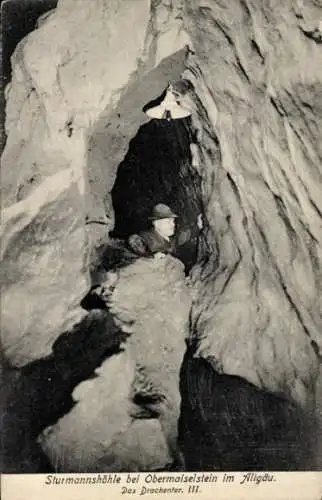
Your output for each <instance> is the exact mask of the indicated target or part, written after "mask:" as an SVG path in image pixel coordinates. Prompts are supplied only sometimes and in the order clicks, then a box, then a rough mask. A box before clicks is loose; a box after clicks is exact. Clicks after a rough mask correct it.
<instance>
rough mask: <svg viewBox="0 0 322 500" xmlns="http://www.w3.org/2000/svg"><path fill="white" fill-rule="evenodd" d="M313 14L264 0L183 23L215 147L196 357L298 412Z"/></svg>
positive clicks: (306, 322)
mask: <svg viewBox="0 0 322 500" xmlns="http://www.w3.org/2000/svg"><path fill="white" fill-rule="evenodd" d="M320 17H321V6H319V3H318V2H306V3H305V5H304V4H302V3H300V2H299V3H296V2H295V3H294V2H283V5H281V6H280V5H279V6H278V5H277V3H275V2H271V1H262V2H260V3H256V4H255V2H249V1H247V2H244V1H243V2H242V1H240V2H238V1H236V2H229V4H228V5H226V6H222V5H221V3H220V2H208V3H205V2H196V1H192V2H187V6H186V17H185V26H186V28H187V30H188V32H189V34H190V36H191V38H192V41H193V44H194V50H195V52H196V57H195V64H194V62H193V61H192V62H191V65H192V68H191V70H190V71H189V70H188V72H187V74H186V76H187V77H189V74H192V78H196V76H195V75H196V71H195V70H194V67H196V65H198V67H199V74H200V73H202V75H203V78H204V79H205V81H206V82H207V85H208V87H209V89H210V91H211V95H212V98H213V103H212V104H211V102H210V103H209V99H208V100H207V101H206V100H205V98H204V95H203V94H202V93H201V94H200V95H199V97H200V99H201V101H202V102H204V105H205V107H206V109H207V111H208V115H209V121H210V122H211V123H212V125H213V131H212V134H213V136H214V135H216V136H217V139H218V140H219V150H220V161H216V159H215V157H214V154H209V153H211V151H213V152H214V151H215V150H216V148H215V146H213V147H211V131H210V132H209V127H208V129H207V130H205V131H204V135H203V137H204V140H205V141H207V142H208V143H210V148H209V147H208V150H207V148H206V147H205V146H207V144H205V145H204V146H203V144H202V141H201V149H202V150H203V151H204V154H203V158H204V168H205V170H206V171H207V174H205V177H204V178H205V182H204V199H205V201H206V204H207V205H206V206H207V214H208V221H209V225H210V228H211V229H212V230H213V242H215V247H216V253H215V256H214V258H213V259H212V260H210V262H209V263H208V266H207V268H203V269H200V268H199V269H198V268H197V269H195V275H194V276H195V283H196V286H197V288H198V293H197V299H196V301H195V304H194V307H193V317H194V325H195V329H196V331H197V332H198V335H199V336H200V338H201V339H202V340H201V342H200V348H199V353H200V354H201V355H202V356H207V355H209V354H212V355H213V356H214V357H215V358H216V359H217V361H218V366H220V367H221V369H222V370H223V371H224V372H226V373H230V374H237V375H240V376H242V377H245V378H246V379H247V380H248V381H251V382H253V383H255V384H256V385H257V386H259V387H262V388H266V389H268V390H270V391H273V392H276V393H282V394H284V395H286V396H287V397H289V398H290V399H291V400H293V401H296V402H299V403H300V404H302V405H304V406H305V405H306V404H309V405H310V404H311V403H312V399H314V396H313V395H314V384H315V381H316V377H317V374H318V369H319V356H318V352H320V353H321V299H320V297H321V283H322V281H321V238H322V226H321V196H320V182H321V169H320V165H321V154H322V151H321V141H320V140H319V137H321V127H322V115H321V111H322V108H321V102H320V96H321V90H322V87H321V68H322V64H321V62H322V59H321V58H322V55H321V50H320V46H319V45H318V43H317V40H316V39H314V37H313V38H312V37H310V36H309V34H308V32H307V31H305V29H304V25H308V24H310V23H311V24H310V25H311V27H312V30H313V27H314V29H315V28H316V29H318V26H317V24H316V22H315V21H314V19H319V18H320ZM245 28H246V29H245ZM216 48H217V50H216ZM197 77H198V76H197ZM211 109H212V110H213V113H212V114H211V112H210V111H211ZM212 115H213V117H214V118H213V117H212ZM214 119H215V120H216V121H215V122H214ZM203 123H205V122H204V121H203ZM204 128H205V127H204ZM213 141H214V138H213ZM215 162H216V163H215ZM214 163H215V164H214ZM211 173H214V176H213V177H212V178H211V175H210V174H211Z"/></svg>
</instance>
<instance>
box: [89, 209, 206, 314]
mask: <svg viewBox="0 0 322 500" xmlns="http://www.w3.org/2000/svg"><path fill="white" fill-rule="evenodd" d="M178 218H179V217H178V215H177V214H175V213H174V212H173V211H172V210H171V208H170V207H168V206H167V205H165V204H163V203H159V204H157V205H155V207H154V208H153V210H152V215H151V216H150V217H149V220H150V222H151V224H152V227H151V228H150V229H147V230H145V231H142V232H140V233H138V234H132V235H131V236H130V237H129V238H128V241H127V242H121V243H119V242H117V243H116V246H115V247H111V246H109V247H108V248H107V249H106V251H105V255H103V259H102V260H103V262H102V263H101V265H102V268H103V269H102V270H101V271H102V272H98V275H97V278H96V279H94V280H93V282H92V287H91V290H90V292H89V293H88V294H87V296H86V297H85V298H84V300H83V301H82V306H83V307H85V309H92V308H95V307H98V308H100V307H104V304H105V303H106V302H108V300H109V297H110V296H111V294H112V293H113V290H114V287H115V284H116V282H117V280H118V276H117V268H118V267H122V266H123V265H126V264H130V263H131V262H133V261H134V260H136V259H138V258H141V257H143V258H153V259H155V260H158V259H162V258H163V257H165V255H166V254H170V255H172V256H173V257H175V258H178V259H179V260H181V261H183V260H184V259H183V258H182V255H180V252H181V253H184V247H185V246H186V245H188V246H190V245H192V246H194V247H195V248H196V255H195V258H194V262H193V264H194V263H195V261H196V260H197V255H198V257H201V258H205V257H207V256H208V254H209V248H208V244H207V241H206V238H205V236H204V235H202V229H203V219H202V214H199V215H198V217H197V220H196V224H195V227H194V228H193V229H191V228H183V229H178V230H177V231H176V223H175V220H176V219H178ZM182 249H183V252H182ZM190 268H191V263H190V265H189V266H188V268H186V274H187V272H188V271H189V270H190ZM102 282H104V283H102Z"/></svg>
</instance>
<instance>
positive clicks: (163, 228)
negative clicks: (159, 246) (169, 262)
mask: <svg viewBox="0 0 322 500" xmlns="http://www.w3.org/2000/svg"><path fill="white" fill-rule="evenodd" d="M154 227H155V229H156V231H157V232H158V233H159V234H161V236H163V237H165V238H170V236H173V235H174V232H175V228H176V225H175V220H174V218H172V217H171V218H170V217H169V218H166V219H159V220H155V221H154Z"/></svg>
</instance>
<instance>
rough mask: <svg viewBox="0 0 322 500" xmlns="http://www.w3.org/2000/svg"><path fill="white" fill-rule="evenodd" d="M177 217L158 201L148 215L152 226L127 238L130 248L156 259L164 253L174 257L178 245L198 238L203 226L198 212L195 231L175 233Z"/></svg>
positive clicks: (187, 230)
mask: <svg viewBox="0 0 322 500" xmlns="http://www.w3.org/2000/svg"><path fill="white" fill-rule="evenodd" d="M177 218H178V216H177V214H175V213H174V212H173V211H172V210H171V208H170V207H168V206H167V205H165V204H163V203H158V204H157V205H156V206H155V207H154V208H153V211H152V215H151V216H150V217H149V220H150V221H151V222H152V227H151V228H150V229H148V230H146V231H142V232H140V233H139V234H132V235H131V236H130V237H129V240H128V244H129V247H130V249H131V250H132V251H133V252H134V253H135V254H136V255H138V256H140V257H149V256H154V258H157V259H158V258H162V257H164V255H165V254H172V255H173V256H174V257H176V256H177V255H176V250H177V249H178V247H180V246H182V245H184V244H185V243H187V242H189V241H191V240H192V238H196V237H197V238H199V236H200V234H199V233H200V231H201V229H202V227H203V223H202V215H201V214H199V215H198V218H197V224H196V230H195V231H192V230H191V229H184V230H181V231H179V232H177V234H175V233H176V224H175V219H177Z"/></svg>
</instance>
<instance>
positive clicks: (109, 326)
mask: <svg viewBox="0 0 322 500" xmlns="http://www.w3.org/2000/svg"><path fill="white" fill-rule="evenodd" d="M127 337H128V334H126V333H124V332H122V331H121V330H120V329H119V327H118V326H116V324H115V322H114V320H113V317H112V315H111V314H110V313H109V312H108V311H107V310H104V309H102V310H98V309H94V310H92V311H89V313H88V314H87V316H86V317H85V318H84V319H83V320H82V321H81V322H80V323H79V324H77V325H76V326H75V327H74V328H73V330H72V331H70V332H65V333H63V334H62V335H61V336H60V337H59V338H58V339H57V340H56V341H55V343H54V344H53V347H52V354H50V355H49V356H47V357H45V358H42V359H38V360H36V361H33V362H31V363H28V364H27V365H25V366H24V367H23V368H21V370H20V373H19V375H18V376H17V377H16V379H15V380H13V381H12V383H11V387H10V389H8V394H7V397H6V404H5V408H6V411H5V414H4V417H3V422H2V424H3V425H2V429H3V438H2V445H3V452H4V453H3V455H4V464H3V468H2V470H3V471H4V472H16V473H18V472H47V471H48V470H51V466H50V464H49V463H48V460H47V459H46V457H45V455H44V454H43V453H42V451H41V450H40V447H39V445H38V444H37V437H38V436H39V434H40V433H41V432H42V431H43V430H44V429H45V428H46V427H48V426H50V425H52V424H54V423H55V422H57V420H58V419H59V418H61V417H62V416H63V415H65V414H66V413H68V412H69V411H70V410H71V409H72V408H73V406H74V405H75V402H74V400H73V398H72V392H73V390H74V388H75V387H76V386H77V385H78V384H80V383H81V382H82V381H84V380H87V379H89V378H92V377H95V369H96V368H97V367H99V366H100V365H101V363H102V362H103V361H104V360H105V359H107V358H108V357H110V356H112V355H114V354H117V353H118V352H121V350H122V348H121V344H122V342H123V341H124V340H125V339H126V338H127Z"/></svg>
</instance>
